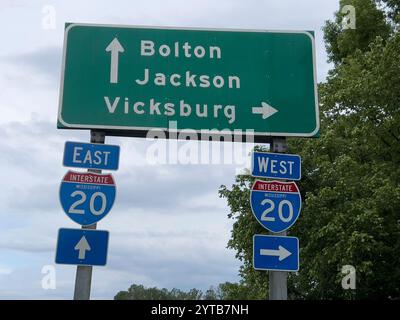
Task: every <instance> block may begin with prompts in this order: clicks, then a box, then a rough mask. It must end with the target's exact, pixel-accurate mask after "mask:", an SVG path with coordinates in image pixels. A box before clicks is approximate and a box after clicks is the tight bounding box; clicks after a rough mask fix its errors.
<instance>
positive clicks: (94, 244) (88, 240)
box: [56, 228, 109, 266]
mask: <svg viewBox="0 0 400 320" xmlns="http://www.w3.org/2000/svg"><path fill="white" fill-rule="evenodd" d="M108 238H109V233H108V231H102V230H88V229H63V228H62V229H60V230H59V231H58V240H57V252H56V263H58V264H75V265H83V266H105V265H106V263H107V250H108Z"/></svg>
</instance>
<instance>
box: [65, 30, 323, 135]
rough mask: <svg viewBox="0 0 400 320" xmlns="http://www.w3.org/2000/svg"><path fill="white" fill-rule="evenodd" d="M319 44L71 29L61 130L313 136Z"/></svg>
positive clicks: (241, 34)
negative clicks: (223, 132) (154, 130)
mask: <svg viewBox="0 0 400 320" xmlns="http://www.w3.org/2000/svg"><path fill="white" fill-rule="evenodd" d="M314 47H315V45H314V36H313V34H312V33H310V32H307V31H258V30H257V31H253V30H251V31H249V30H229V29H228V30H226V29H225V30H206V29H179V28H154V27H151V28H150V27H130V26H112V25H111V26H110V25H90V24H79V23H77V24H67V25H66V29H65V39H64V56H63V66H62V77H61V89H60V105H59V113H58V127H59V128H61V129H68V128H76V129H103V130H105V131H107V132H108V134H114V135H131V136H144V135H145V134H146V132H148V131H149V130H151V129H162V130H165V131H167V132H169V133H171V132H180V131H182V130H192V132H195V133H201V132H205V133H207V132H209V131H210V130H217V131H218V130H219V131H222V130H229V131H230V132H232V133H234V134H239V135H243V134H245V132H246V131H247V132H248V134H251V132H253V134H252V135H254V136H255V138H256V141H257V139H263V138H265V137H268V136H299V137H314V136H316V135H318V131H319V114H318V112H319V111H318V98H317V86H316V70H315V48H314ZM171 124H172V125H171Z"/></svg>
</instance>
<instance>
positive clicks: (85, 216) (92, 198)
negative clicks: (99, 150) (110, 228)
mask: <svg viewBox="0 0 400 320" xmlns="http://www.w3.org/2000/svg"><path fill="white" fill-rule="evenodd" d="M115 195H116V188H115V183H114V179H113V177H112V175H111V174H95V173H81V172H74V171H68V172H67V174H66V175H65V176H64V178H63V180H62V182H61V186H60V202H61V206H62V208H63V209H64V211H65V213H66V214H67V215H68V217H70V218H71V219H72V220H73V221H75V222H76V223H79V224H81V225H83V226H89V225H92V224H94V223H96V222H98V221H100V220H101V219H103V218H104V217H105V216H106V215H107V213H108V212H109V211H110V210H111V207H112V205H113V204H114V200H115Z"/></svg>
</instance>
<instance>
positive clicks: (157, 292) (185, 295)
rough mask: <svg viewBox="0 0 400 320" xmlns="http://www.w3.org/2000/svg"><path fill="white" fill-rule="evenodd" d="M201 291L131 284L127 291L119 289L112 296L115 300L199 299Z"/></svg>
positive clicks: (201, 294)
mask: <svg viewBox="0 0 400 320" xmlns="http://www.w3.org/2000/svg"><path fill="white" fill-rule="evenodd" d="M202 296H203V293H202V292H201V291H200V290H198V289H191V290H189V291H188V292H185V291H182V290H179V289H176V288H173V289H171V290H168V289H165V288H163V289H158V288H156V287H153V288H146V287H144V286H143V285H136V284H133V285H131V286H130V287H129V289H128V290H127V291H120V292H118V293H117V294H116V296H115V297H114V299H115V300H200V299H201V298H202Z"/></svg>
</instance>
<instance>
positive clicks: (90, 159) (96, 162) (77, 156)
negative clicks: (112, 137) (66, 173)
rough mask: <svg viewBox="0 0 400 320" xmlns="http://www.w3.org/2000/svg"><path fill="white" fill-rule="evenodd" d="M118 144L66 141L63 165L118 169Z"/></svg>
mask: <svg viewBox="0 0 400 320" xmlns="http://www.w3.org/2000/svg"><path fill="white" fill-rule="evenodd" d="M119 151H120V148H119V146H114V145H107V144H96V143H82V142H71V141H67V142H66V143H65V148H64V160H63V165H64V166H66V167H74V168H87V169H99V170H118V165H119Z"/></svg>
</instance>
